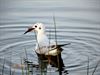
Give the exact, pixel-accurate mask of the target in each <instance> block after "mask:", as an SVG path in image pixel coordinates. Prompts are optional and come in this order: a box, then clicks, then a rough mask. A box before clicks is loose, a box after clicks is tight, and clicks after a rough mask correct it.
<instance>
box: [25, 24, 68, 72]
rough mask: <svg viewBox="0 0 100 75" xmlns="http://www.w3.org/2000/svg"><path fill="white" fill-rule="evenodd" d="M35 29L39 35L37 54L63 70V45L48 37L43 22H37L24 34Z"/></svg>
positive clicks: (40, 58)
mask: <svg viewBox="0 0 100 75" xmlns="http://www.w3.org/2000/svg"><path fill="white" fill-rule="evenodd" d="M31 31H35V32H36V36H37V38H36V39H37V43H36V48H35V51H36V54H37V56H38V58H39V61H40V60H48V58H49V61H48V62H49V64H50V65H51V66H53V67H57V68H58V69H59V70H61V71H62V70H63V67H64V63H63V59H62V57H61V52H62V50H63V49H62V48H61V47H62V46H65V45H68V44H62V45H56V42H54V41H51V40H49V39H48V37H47V35H46V31H45V26H44V24H42V23H36V24H34V25H33V26H32V27H30V28H29V29H28V30H27V31H26V32H25V33H24V34H26V33H28V32H31Z"/></svg>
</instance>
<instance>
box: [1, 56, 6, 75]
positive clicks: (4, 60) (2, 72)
mask: <svg viewBox="0 0 100 75" xmlns="http://www.w3.org/2000/svg"><path fill="white" fill-rule="evenodd" d="M4 67H5V58H4V62H3V67H2V74H1V75H4Z"/></svg>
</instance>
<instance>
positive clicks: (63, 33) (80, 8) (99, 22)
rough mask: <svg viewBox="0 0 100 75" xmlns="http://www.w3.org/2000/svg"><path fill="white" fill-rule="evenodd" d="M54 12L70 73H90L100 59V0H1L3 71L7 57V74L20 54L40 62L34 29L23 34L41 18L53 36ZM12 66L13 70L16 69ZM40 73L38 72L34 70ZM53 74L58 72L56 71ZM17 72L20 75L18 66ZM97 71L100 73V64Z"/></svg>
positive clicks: (79, 74) (5, 74) (0, 51)
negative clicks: (32, 31)
mask: <svg viewBox="0 0 100 75" xmlns="http://www.w3.org/2000/svg"><path fill="white" fill-rule="evenodd" d="M53 13H55V18H56V24H57V38H58V39H57V40H58V43H59V44H60V43H61V44H63V43H69V42H70V43H71V45H68V46H65V47H63V49H64V50H63V52H62V57H63V60H64V63H65V65H66V69H67V70H69V75H87V62H88V57H89V61H90V69H89V73H90V75H91V73H92V72H93V70H94V67H95V66H96V64H97V62H98V61H99V60H100V1H99V0H0V74H1V73H2V66H3V62H4V58H5V64H6V65H5V68H4V75H9V74H10V73H9V68H10V64H11V63H12V64H20V63H21V59H20V57H23V58H24V57H25V49H26V50H27V54H28V58H29V60H30V61H32V62H33V63H37V56H36V54H35V52H34V47H35V43H36V40H35V36H34V33H29V34H27V35H23V33H24V32H25V31H26V30H27V28H28V27H29V26H32V24H34V23H37V22H41V23H44V24H45V26H46V31H47V34H48V36H49V32H51V33H50V34H51V38H52V39H54V35H55V34H54V25H53V18H52V17H53ZM14 69H16V68H14V67H13V66H12V71H14ZM34 74H37V73H34ZM51 74H52V75H53V74H55V75H58V74H57V73H56V72H53V71H52V72H51ZM15 75H21V70H20V69H19V68H17V69H16V70H15ZM94 75H100V64H99V65H98V67H97V70H96V72H95V74H94Z"/></svg>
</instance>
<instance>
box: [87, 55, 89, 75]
mask: <svg viewBox="0 0 100 75" xmlns="http://www.w3.org/2000/svg"><path fill="white" fill-rule="evenodd" d="M87 75H89V56H88V63H87Z"/></svg>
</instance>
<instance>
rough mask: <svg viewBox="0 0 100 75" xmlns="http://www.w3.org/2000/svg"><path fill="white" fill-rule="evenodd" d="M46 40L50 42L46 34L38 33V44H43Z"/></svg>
mask: <svg viewBox="0 0 100 75" xmlns="http://www.w3.org/2000/svg"><path fill="white" fill-rule="evenodd" d="M44 39H45V40H48V37H47V35H46V33H45V32H40V33H37V42H38V43H40V42H43V41H44Z"/></svg>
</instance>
